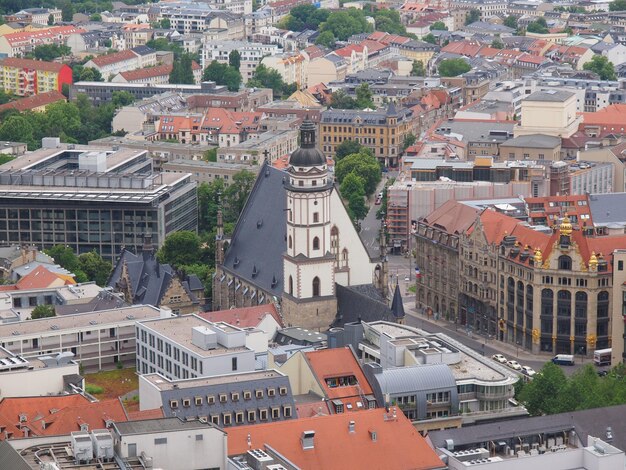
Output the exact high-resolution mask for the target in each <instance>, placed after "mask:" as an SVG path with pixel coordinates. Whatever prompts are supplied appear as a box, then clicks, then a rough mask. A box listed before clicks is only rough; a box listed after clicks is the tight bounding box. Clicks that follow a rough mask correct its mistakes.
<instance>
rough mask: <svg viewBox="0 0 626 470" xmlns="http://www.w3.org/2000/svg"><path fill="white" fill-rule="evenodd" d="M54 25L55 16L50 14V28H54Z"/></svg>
mask: <svg viewBox="0 0 626 470" xmlns="http://www.w3.org/2000/svg"><path fill="white" fill-rule="evenodd" d="M53 24H54V15H53V14H52V13H50V14H49V15H48V26H52V25H53Z"/></svg>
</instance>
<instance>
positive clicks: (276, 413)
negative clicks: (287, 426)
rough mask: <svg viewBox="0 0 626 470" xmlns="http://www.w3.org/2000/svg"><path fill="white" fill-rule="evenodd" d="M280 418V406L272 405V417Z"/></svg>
mask: <svg viewBox="0 0 626 470" xmlns="http://www.w3.org/2000/svg"><path fill="white" fill-rule="evenodd" d="M278 418H280V408H278V407H277V406H272V419H278Z"/></svg>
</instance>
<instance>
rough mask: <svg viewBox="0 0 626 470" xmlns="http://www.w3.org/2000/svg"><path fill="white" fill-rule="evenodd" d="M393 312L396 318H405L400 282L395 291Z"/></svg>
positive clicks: (392, 305) (392, 303)
mask: <svg viewBox="0 0 626 470" xmlns="http://www.w3.org/2000/svg"><path fill="white" fill-rule="evenodd" d="M391 313H392V314H393V316H394V317H395V318H404V304H403V303H402V295H401V294H400V286H399V285H398V284H396V290H395V291H394V293H393V301H392V302H391Z"/></svg>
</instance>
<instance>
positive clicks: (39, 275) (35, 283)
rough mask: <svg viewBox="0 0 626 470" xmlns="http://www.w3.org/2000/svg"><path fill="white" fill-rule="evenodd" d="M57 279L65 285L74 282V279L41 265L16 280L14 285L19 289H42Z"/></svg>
mask: <svg viewBox="0 0 626 470" xmlns="http://www.w3.org/2000/svg"><path fill="white" fill-rule="evenodd" d="M58 279H60V280H62V281H63V284H64V285H66V286H67V285H73V284H76V281H74V279H72V278H71V277H69V276H64V275H60V274H56V273H53V272H52V271H49V270H48V269H46V268H45V267H43V266H37V267H36V268H35V269H34V270H33V271H32V272H30V273H28V274H27V275H26V276H24V277H23V278H21V279H20V280H19V281H17V284H15V285H16V287H17V289H19V290H27V289H43V288H45V287H50V286H52V284H54V282H55V281H57V280H58Z"/></svg>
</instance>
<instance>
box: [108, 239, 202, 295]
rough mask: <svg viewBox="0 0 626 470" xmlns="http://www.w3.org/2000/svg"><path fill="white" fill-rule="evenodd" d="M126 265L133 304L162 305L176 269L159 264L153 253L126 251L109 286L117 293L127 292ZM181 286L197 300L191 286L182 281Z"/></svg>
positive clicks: (110, 278) (110, 279) (123, 252)
mask: <svg viewBox="0 0 626 470" xmlns="http://www.w3.org/2000/svg"><path fill="white" fill-rule="evenodd" d="M124 265H126V269H127V270H128V277H129V280H130V286H129V287H130V294H131V295H132V300H133V304H147V305H154V306H157V305H160V304H161V300H162V299H163V295H164V294H165V292H166V291H167V288H168V287H169V285H170V283H171V281H172V279H173V278H175V277H176V272H175V271H174V269H173V268H172V267H171V266H170V265H169V264H161V263H159V262H158V261H157V260H156V257H155V256H154V253H153V252H152V251H144V252H143V253H140V254H138V255H136V254H134V253H132V252H130V251H128V250H124V251H122V254H121V256H120V258H119V260H118V261H117V264H116V265H115V268H114V269H113V272H112V273H111V276H110V277H109V281H108V282H107V286H109V287H112V288H113V289H115V290H117V291H125V290H126V287H127V286H126V285H125V283H126V280H125V279H124V278H123V277H122V271H123V266H124ZM181 284H182V286H183V288H184V289H185V291H186V292H187V294H188V295H189V297H190V298H191V299H193V300H196V297H195V296H194V295H193V294H192V293H191V291H190V290H189V284H188V283H187V282H186V281H184V282H183V281H182V280H181Z"/></svg>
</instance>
